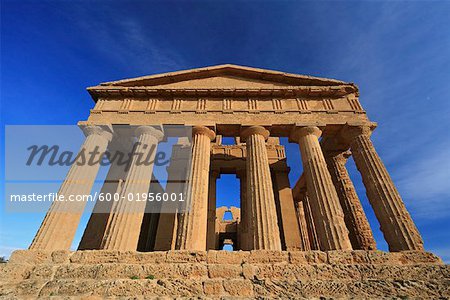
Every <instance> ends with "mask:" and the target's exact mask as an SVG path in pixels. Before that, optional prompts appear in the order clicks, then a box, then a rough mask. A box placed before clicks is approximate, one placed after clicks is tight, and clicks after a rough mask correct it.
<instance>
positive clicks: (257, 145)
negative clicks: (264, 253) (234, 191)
mask: <svg viewBox="0 0 450 300" xmlns="http://www.w3.org/2000/svg"><path fill="white" fill-rule="evenodd" d="M268 136H269V132H268V131H267V130H266V129H264V128H263V127H260V126H252V127H249V128H247V129H246V130H244V132H243V133H242V137H243V138H244V139H246V144H247V159H246V167H247V195H246V196H247V198H248V199H249V201H250V202H251V210H252V220H253V237H254V238H253V248H254V249H257V250H258V249H264V250H281V241H280V230H279V227H278V222H277V212H276V206H275V198H274V194H273V186H272V179H271V176H270V169H269V159H268V157H267V149H266V143H265V140H266V139H267V138H268Z"/></svg>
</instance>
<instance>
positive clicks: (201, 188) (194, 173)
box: [176, 126, 216, 251]
mask: <svg viewBox="0 0 450 300" xmlns="http://www.w3.org/2000/svg"><path fill="white" fill-rule="evenodd" d="M192 136H193V141H192V166H191V171H190V175H189V183H188V187H187V192H186V207H185V209H186V210H187V211H186V212H184V213H182V214H181V215H180V223H179V226H178V232H177V242H176V249H178V250H200V251H204V250H206V246H207V245H206V237H207V228H208V226H207V225H208V222H207V218H208V182H209V167H210V157H211V141H212V140H213V139H214V138H215V137H216V134H215V133H214V131H212V130H211V129H209V128H207V127H203V126H195V127H194V128H193V129H192Z"/></svg>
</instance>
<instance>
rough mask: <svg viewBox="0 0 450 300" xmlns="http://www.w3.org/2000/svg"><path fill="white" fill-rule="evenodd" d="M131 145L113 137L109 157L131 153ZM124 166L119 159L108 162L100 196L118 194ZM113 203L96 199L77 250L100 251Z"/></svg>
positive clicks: (122, 139) (123, 137)
mask: <svg viewBox="0 0 450 300" xmlns="http://www.w3.org/2000/svg"><path fill="white" fill-rule="evenodd" d="M131 147H132V143H131V138H130V137H129V136H122V137H117V136H116V137H115V138H114V139H113V141H112V142H110V144H109V147H108V149H109V152H110V154H111V155H110V157H111V158H114V156H115V155H117V156H119V155H121V154H123V155H125V157H127V155H128V154H129V152H130V151H131ZM126 174H127V172H126V164H125V163H124V162H123V161H121V160H120V159H114V160H112V161H110V166H109V170H108V174H107V175H106V178H105V181H104V183H103V185H102V188H101V190H100V194H101V195H103V197H104V198H105V197H106V195H114V194H116V193H117V194H120V189H121V188H122V185H123V182H124V180H125V176H126ZM113 203H114V201H112V200H110V201H100V199H97V200H96V202H95V206H94V209H93V210H92V213H91V216H90V217H89V221H88V223H87V225H86V228H85V229H84V232H83V236H82V238H81V241H80V244H79V245H78V250H97V249H100V247H101V244H102V241H103V237H104V235H105V230H106V226H107V224H108V222H109V218H110V216H111V212H112V207H113Z"/></svg>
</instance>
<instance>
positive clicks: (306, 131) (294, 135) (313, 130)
mask: <svg viewBox="0 0 450 300" xmlns="http://www.w3.org/2000/svg"><path fill="white" fill-rule="evenodd" d="M306 135H315V136H317V137H320V136H321V135H322V130H320V129H319V127H317V126H306V127H296V128H294V129H293V130H292V131H291V139H292V140H294V141H298V139H299V138H300V137H303V136H306Z"/></svg>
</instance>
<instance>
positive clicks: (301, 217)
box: [295, 201, 311, 251]
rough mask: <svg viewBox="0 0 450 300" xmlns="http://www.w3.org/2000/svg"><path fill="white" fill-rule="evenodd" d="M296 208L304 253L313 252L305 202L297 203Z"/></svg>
mask: <svg viewBox="0 0 450 300" xmlns="http://www.w3.org/2000/svg"><path fill="white" fill-rule="evenodd" d="M295 208H296V211H297V218H298V224H299V229H300V240H301V248H300V250H302V251H309V250H311V242H310V241H309V236H308V225H307V224H306V216H305V208H304V206H303V201H296V203H295Z"/></svg>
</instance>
